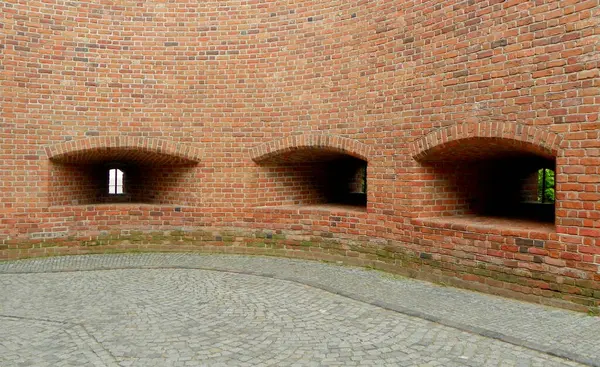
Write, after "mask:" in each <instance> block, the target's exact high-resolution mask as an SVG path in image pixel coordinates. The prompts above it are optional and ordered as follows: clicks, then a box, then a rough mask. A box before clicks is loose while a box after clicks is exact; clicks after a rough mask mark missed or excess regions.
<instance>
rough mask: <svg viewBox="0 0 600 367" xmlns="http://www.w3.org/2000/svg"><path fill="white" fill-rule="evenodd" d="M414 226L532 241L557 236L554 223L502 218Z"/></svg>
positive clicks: (438, 221)
mask: <svg viewBox="0 0 600 367" xmlns="http://www.w3.org/2000/svg"><path fill="white" fill-rule="evenodd" d="M412 224H414V225H416V226H422V227H430V228H439V229H447V230H452V231H459V232H473V233H482V234H494V235H500V236H515V237H524V238H532V239H551V237H552V235H553V234H556V226H555V225H554V223H544V222H536V221H531V220H525V219H514V218H501V217H484V216H460V217H442V218H416V219H413V220H412Z"/></svg>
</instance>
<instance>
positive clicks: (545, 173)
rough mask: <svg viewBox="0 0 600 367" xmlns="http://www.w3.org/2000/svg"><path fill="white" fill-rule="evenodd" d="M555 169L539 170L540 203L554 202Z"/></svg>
mask: <svg viewBox="0 0 600 367" xmlns="http://www.w3.org/2000/svg"><path fill="white" fill-rule="evenodd" d="M554 176H555V175H554V171H553V170H551V169H549V168H542V169H540V170H539V171H538V190H537V192H538V198H537V199H538V201H539V202H540V203H553V202H554V200H555V197H554V193H555V192H554V184H555V180H554Z"/></svg>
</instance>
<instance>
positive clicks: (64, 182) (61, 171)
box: [50, 148, 197, 205]
mask: <svg viewBox="0 0 600 367" xmlns="http://www.w3.org/2000/svg"><path fill="white" fill-rule="evenodd" d="M196 164H197V162H195V161H190V160H186V159H182V158H181V157H177V156H171V155H168V154H162V153H156V152H152V151H146V150H139V149H125V148H103V149H99V148H98V149H89V150H85V151H78V152H74V153H72V154H65V155H61V156H60V157H57V158H52V159H51V165H50V177H51V181H50V205H88V204H104V203H143V204H173V205H187V203H188V202H189V201H190V199H191V198H193V197H194V195H195V193H191V192H189V187H190V186H191V182H192V181H193V172H192V171H193V167H194V166H195V165H196Z"/></svg>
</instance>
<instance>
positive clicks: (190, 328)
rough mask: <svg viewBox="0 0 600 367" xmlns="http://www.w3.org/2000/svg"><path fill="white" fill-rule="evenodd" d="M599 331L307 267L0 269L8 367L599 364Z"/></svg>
mask: <svg viewBox="0 0 600 367" xmlns="http://www.w3.org/2000/svg"><path fill="white" fill-rule="evenodd" d="M109 269H110V270H109ZM415 316H416V317H415ZM432 320H433V321H437V322H432ZM598 330H600V318H598V317H590V316H587V315H585V314H579V313H575V312H570V311H566V310H559V309H553V308H548V307H544V306H539V305H533V304H528V303H523V302H518V301H513V300H507V299H503V298H499V297H493V296H488V295H484V294H479V293H474V292H468V291H463V290H459V289H453V288H448V287H439V286H435V285H432V284H429V283H425V282H420V281H415V280H412V279H406V278H398V277H392V276H390V275H387V274H384V273H380V272H375V271H368V270H365V269H360V268H352V267H345V266H336V265H332V264H324V263H318V262H310V261H301V260H290V259H279V258H267V257H249V256H233V255H232V256H228V255H198V254H126V255H88V256H69V257H57V258H46V259H32V260H21V261H12V262H3V263H0V366H3V367H4V366H353V365H355V366H357V365H361V366H363V365H373V366H503V367H504V366H544V367H546V366H583V365H591V366H599V365H600V348H599V347H598V346H599V345H600V333H599V332H598ZM561 357H562V358H561ZM569 359H571V360H569ZM574 360H575V361H574Z"/></svg>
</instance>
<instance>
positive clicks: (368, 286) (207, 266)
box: [0, 254, 600, 367]
mask: <svg viewBox="0 0 600 367" xmlns="http://www.w3.org/2000/svg"><path fill="white" fill-rule="evenodd" d="M140 268H141V269H154V268H180V269H200V270H218V271H224V272H232V273H240V274H248V275H257V276H262V277H268V278H275V279H280V280H287V281H292V282H296V283H300V284H304V285H308V286H311V287H315V288H319V289H322V290H325V291H328V292H331V293H334V294H338V295H341V296H344V297H348V298H351V299H354V300H357V301H360V302H364V303H368V304H371V305H374V306H377V307H380V308H384V309H387V310H392V311H395V312H399V313H402V314H404V315H408V316H414V317H418V318H421V319H425V320H428V321H432V322H435V323H439V324H442V325H445V326H449V327H452V328H455V329H459V330H462V331H468V332H470V333H474V334H477V335H481V336H483V337H486V338H493V339H497V340H500V341H503V342H506V343H510V344H513V345H517V346H521V347H525V348H528V349H531V350H534V351H538V352H541V353H544V354H548V355H552V356H556V357H560V358H565V359H569V360H573V361H576V362H579V363H582V364H585V365H588V366H593V367H600V348H598V347H597V346H598V345H600V333H598V332H597V331H598V330H600V318H598V317H590V316H587V315H585V314H580V313H575V312H571V311H567V310H562V309H554V308H550V307H545V306H540V305H536V304H529V303H524V302H520V301H515V300H509V299H504V298H500V297H495V296H490V295H485V294H479V293H475V292H470V291H465V290H460V289H454V288H449V287H441V286H437V285H433V284H429V283H426V282H421V281H415V280H412V279H407V278H400V277H396V276H391V275H389V274H385V273H381V272H377V271H369V270H366V269H361V268H353V267H346V266H336V265H332V264H325V263H318V262H310V261H302V260H291V259H280V258H269V257H252V256H237V255H200V254H119V255H86V256H68V257H58V258H46V259H30V260H20V261H12V262H3V263H0V274H15V273H47V272H65V271H85V270H103V269H140Z"/></svg>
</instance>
